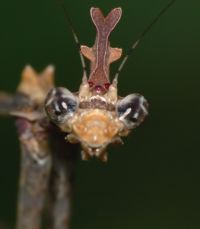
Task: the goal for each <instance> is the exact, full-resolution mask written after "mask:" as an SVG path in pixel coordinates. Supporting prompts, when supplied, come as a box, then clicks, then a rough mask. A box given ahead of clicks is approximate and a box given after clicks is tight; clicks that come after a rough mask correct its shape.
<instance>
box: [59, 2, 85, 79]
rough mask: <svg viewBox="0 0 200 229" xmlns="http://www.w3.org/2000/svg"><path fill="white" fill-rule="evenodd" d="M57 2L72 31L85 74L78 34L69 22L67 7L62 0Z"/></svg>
mask: <svg viewBox="0 0 200 229" xmlns="http://www.w3.org/2000/svg"><path fill="white" fill-rule="evenodd" d="M59 2H60V6H61V7H62V9H63V11H64V15H65V20H66V23H67V25H68V26H69V28H70V30H71V32H72V35H73V37H74V41H75V43H76V45H77V47H78V50H79V55H80V59H81V65H82V68H83V75H84V76H87V69H86V64H85V59H84V57H83V55H82V53H81V52H80V41H79V39H78V36H77V34H76V32H75V30H74V26H73V24H72V22H71V19H70V17H69V14H68V11H67V9H66V7H65V3H64V1H63V0H59Z"/></svg>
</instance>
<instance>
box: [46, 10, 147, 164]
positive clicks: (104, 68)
mask: <svg viewBox="0 0 200 229" xmlns="http://www.w3.org/2000/svg"><path fill="white" fill-rule="evenodd" d="M90 15H91V18H92V21H93V23H94V25H95V27H96V30H97V35H96V40H95V44H94V46H93V47H91V48H90V47H88V46H85V45H82V46H81V53H82V54H83V55H84V56H85V57H86V58H87V59H89V60H90V62H91V67H90V75H89V77H87V76H86V74H84V75H83V79H82V83H81V85H80V88H79V91H78V93H72V92H70V91H69V90H68V89H66V88H62V87H58V88H54V89H52V90H51V91H50V92H49V94H48V96H47V98H46V101H45V110H46V113H47V115H48V117H49V118H50V120H51V121H52V122H54V123H55V124H56V125H57V126H58V127H59V128H60V129H61V130H62V131H63V132H66V133H67V136H66V140H68V141H69V142H71V143H80V144H81V146H82V158H83V159H84V160H86V159H88V158H89V157H92V156H96V157H98V158H100V159H101V160H103V161H106V160H107V153H106V147H107V146H108V145H109V144H110V143H120V142H122V140H121V137H122V136H126V135H128V134H129V132H130V131H131V130H132V129H134V128H135V127H137V126H138V125H139V124H140V123H141V122H142V121H143V120H144V118H145V116H146V115H147V114H148V103H147V101H146V99H145V98H144V97H143V96H142V95H140V94H130V95H128V96H126V97H124V98H122V97H119V96H118V93H117V76H116V77H115V78H114V79H113V80H112V82H111V81H110V77H109V66H110V64H111V63H112V62H114V61H116V60H118V59H119V58H120V57H121V54H122V49H120V48H112V47H110V42H109V35H110V33H111V32H112V30H113V29H114V28H115V26H116V25H117V23H118V22H119V20H120V18H121V15H122V10H121V8H114V9H113V10H111V11H110V13H109V14H108V15H107V16H106V17H104V16H103V14H102V12H101V10H100V9H99V8H91V10H90Z"/></svg>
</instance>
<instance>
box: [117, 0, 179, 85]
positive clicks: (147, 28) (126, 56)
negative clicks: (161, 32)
mask: <svg viewBox="0 0 200 229" xmlns="http://www.w3.org/2000/svg"><path fill="white" fill-rule="evenodd" d="M175 1H176V0H172V1H170V2H169V3H168V4H167V5H166V6H165V7H164V8H163V9H162V10H161V11H160V12H159V14H158V15H157V16H156V17H155V18H154V19H153V20H152V22H151V23H150V24H149V25H147V27H146V28H145V29H144V30H143V32H142V33H141V34H140V35H139V36H138V38H137V40H136V41H135V42H134V43H133V45H132V46H131V48H130V50H129V51H128V53H127V54H126V55H125V56H124V58H123V59H122V62H121V63H120V65H119V67H118V69H117V72H116V73H115V76H114V80H117V78H118V76H119V73H120V72H121V70H122V68H123V67H124V65H125V63H126V61H127V60H128V57H129V56H130V55H131V54H132V52H133V50H134V49H135V48H136V47H137V46H138V44H139V43H140V41H141V40H142V38H143V37H144V36H145V35H146V34H147V33H148V32H149V31H150V29H151V28H152V26H153V25H155V24H156V22H157V21H158V20H159V19H160V17H161V16H162V15H163V14H164V13H165V12H166V11H167V10H168V9H169V8H170V7H171V6H172V5H173V4H174V3H175Z"/></svg>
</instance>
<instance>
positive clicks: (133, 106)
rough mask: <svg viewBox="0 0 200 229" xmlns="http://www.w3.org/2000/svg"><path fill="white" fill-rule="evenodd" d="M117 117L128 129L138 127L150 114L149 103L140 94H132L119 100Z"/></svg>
mask: <svg viewBox="0 0 200 229" xmlns="http://www.w3.org/2000/svg"><path fill="white" fill-rule="evenodd" d="M116 109H117V115H118V117H119V119H120V120H121V121H122V122H123V123H124V124H125V126H126V127H127V128H128V129H133V128H135V127H137V126H138V125H139V124H140V123H141V122H142V121H143V120H144V118H145V116H146V115H147V114H148V110H147V109H148V103H147V101H146V99H145V98H144V97H143V96H142V95H139V94H131V95H128V96H126V97H125V98H123V99H121V100H119V101H118V102H117V105H116Z"/></svg>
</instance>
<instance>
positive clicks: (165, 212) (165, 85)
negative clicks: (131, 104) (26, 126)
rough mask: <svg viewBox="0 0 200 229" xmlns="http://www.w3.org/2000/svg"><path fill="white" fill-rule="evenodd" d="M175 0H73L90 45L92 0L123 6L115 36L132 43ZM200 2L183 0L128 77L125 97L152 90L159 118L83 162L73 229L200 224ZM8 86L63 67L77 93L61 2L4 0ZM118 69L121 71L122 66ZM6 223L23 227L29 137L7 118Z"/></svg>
mask: <svg viewBox="0 0 200 229" xmlns="http://www.w3.org/2000/svg"><path fill="white" fill-rule="evenodd" d="M167 2H168V0H153V1H148V0H134V1H130V0H129V1H128V0H123V1H122V0H121V1H117V0H115V1H114V0H111V1H103V0H102V1H96V0H93V1H91V0H85V1H77V0H73V1H70V0H69V1H67V0H66V1H65V3H66V7H67V8H68V11H69V14H70V17H71V19H72V21H73V24H74V26H75V29H76V31H77V33H78V35H79V37H80V40H81V43H83V44H87V45H89V46H90V45H92V44H93V42H94V38H95V29H94V26H93V25H92V23H91V20H90V16H89V9H90V7H91V6H98V7H100V8H102V10H103V12H105V14H106V13H108V12H109V10H110V9H112V8H113V7H116V6H121V7H122V9H123V17H122V19H121V21H120V23H119V25H118V26H117V28H116V29H115V31H114V32H113V34H112V36H111V45H112V46H113V47H122V48H123V49H124V50H127V49H128V48H129V47H130V46H131V44H132V43H133V41H134V40H135V39H136V38H137V35H138V34H139V33H140V32H141V31H142V30H143V29H144V27H145V26H146V25H147V24H148V23H149V22H150V21H151V20H152V18H153V17H154V16H155V15H156V14H158V12H159V10H160V9H161V8H162V7H163V6H164V5H166V4H167ZM199 23H200V1H197V0H196V1H195V0H193V1H186V0H181V1H178V0H177V2H176V4H175V5H174V6H173V7H172V8H170V10H169V11H168V12H167V13H166V14H165V15H164V16H163V17H162V18H161V19H160V21H159V22H158V23H157V24H156V25H155V26H154V27H153V29H152V30H151V32H149V33H148V35H147V36H145V38H144V39H143V41H142V42H141V44H140V46H139V47H138V48H137V49H136V50H135V51H134V54H133V55H132V56H131V58H130V59H129V61H128V62H127V64H126V66H125V68H124V69H123V71H122V73H121V74H120V77H119V94H120V95H121V96H125V95H127V94H129V93H132V92H140V93H142V94H144V95H145V97H146V98H147V99H148V101H149V103H150V115H149V116H148V118H147V119H146V121H145V122H144V124H142V126H141V127H139V128H138V129H136V130H135V131H134V133H132V134H131V135H130V136H129V137H128V138H126V139H124V141H125V144H124V145H123V146H119V147H113V148H110V149H109V161H108V163H107V164H103V163H101V162H99V161H98V160H96V159H92V160H91V161H89V162H83V161H81V159H79V161H78V164H77V178H76V192H75V199H74V211H73V217H72V229H78V228H82V229H94V228H95V229H101V228H104V229H111V228H115V229H121V228H137V229H150V228H152V229H175V228H176V229H179V228H180V229H186V228H187V229H196V228H200V147H199V142H200V135H199V130H200V122H199V118H200V105H199V100H200V92H199V90H200V89H199V87H200V60H199V56H200V26H199ZM0 28H1V29H0V89H1V90H2V89H3V90H6V91H9V92H14V91H15V88H16V85H17V84H18V82H19V78H20V73H21V71H22V69H23V67H24V66H25V65H26V64H31V65H32V66H33V67H34V68H35V69H36V70H38V71H40V70H42V69H43V68H45V67H46V66H47V65H48V64H54V65H55V67H56V82H57V85H62V86H66V87H67V88H69V89H71V90H72V91H76V90H77V89H78V87H79V85H80V82H81V77H82V69H81V65H80V60H79V55H78V52H77V49H76V45H75V44H74V42H73V38H72V34H71V33H70V31H69V28H67V26H66V24H65V19H64V14H63V11H62V9H61V8H60V6H59V3H58V2H57V1H56V0H49V1H47V0H43V1H39V0H34V1H33V0H32V1H25V0H20V1H12V2H11V1H2V2H1V3H0ZM116 67H117V63H116V64H115V65H114V66H113V68H112V72H113V71H114V70H115V69H116ZM0 139H1V140H0V153H1V156H0V221H1V222H8V223H9V224H10V225H13V224H14V220H15V206H16V194H17V179H18V173H19V156H20V151H19V144H18V141H17V135H16V129H15V127H14V121H13V120H12V119H11V118H1V119H0Z"/></svg>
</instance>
